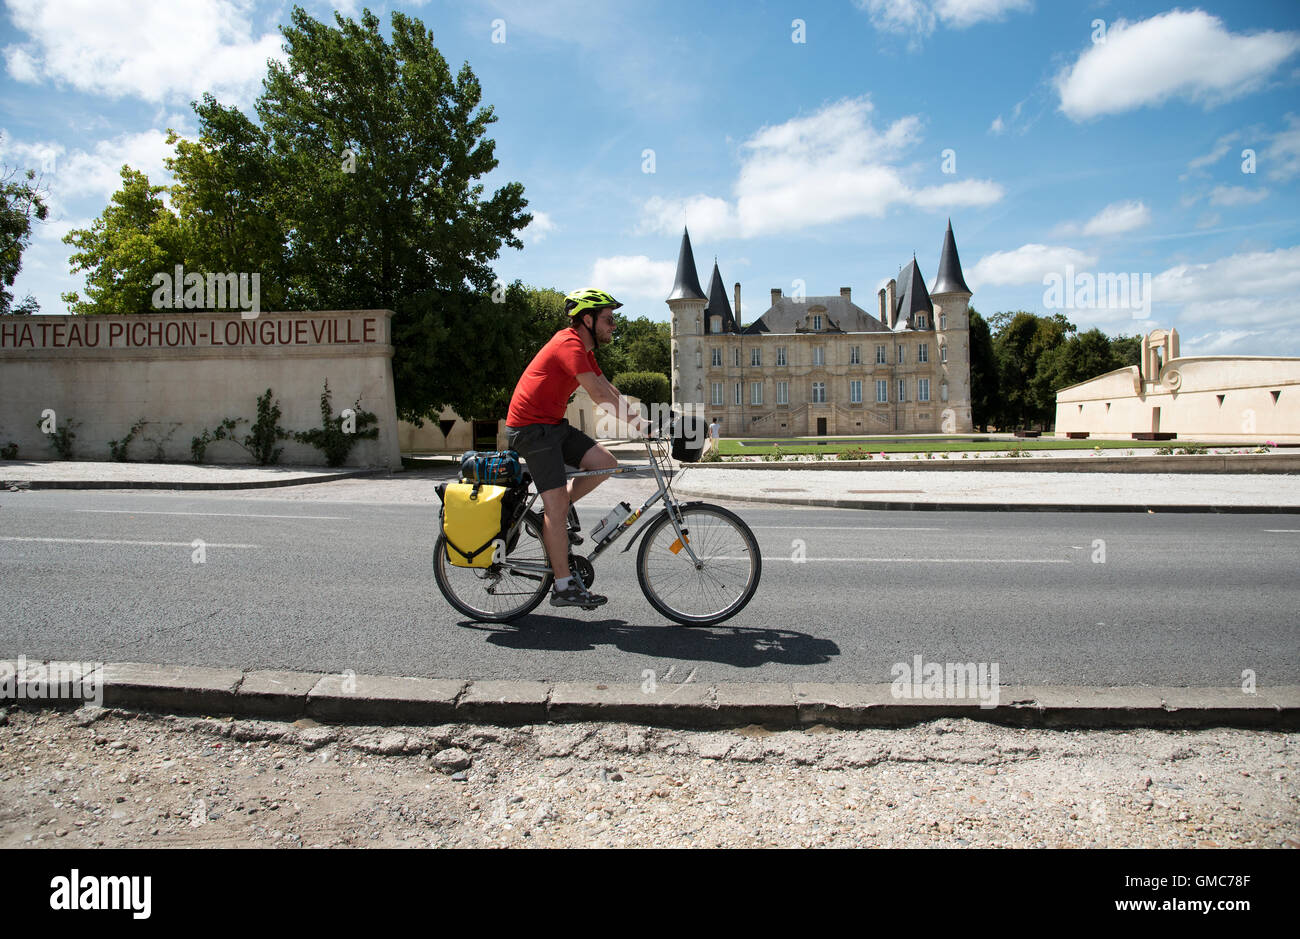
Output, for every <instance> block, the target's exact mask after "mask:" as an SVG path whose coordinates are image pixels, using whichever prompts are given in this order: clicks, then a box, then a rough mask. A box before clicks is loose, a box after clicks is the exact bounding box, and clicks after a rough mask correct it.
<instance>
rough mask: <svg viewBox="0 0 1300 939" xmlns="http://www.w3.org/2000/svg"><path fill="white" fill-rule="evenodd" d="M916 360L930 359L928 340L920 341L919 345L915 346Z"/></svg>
mask: <svg viewBox="0 0 1300 939" xmlns="http://www.w3.org/2000/svg"><path fill="white" fill-rule="evenodd" d="M916 361H918V362H929V361H930V344H929V343H928V342H923V343H921V345H920V346H919V347H918V348H917V350H916Z"/></svg>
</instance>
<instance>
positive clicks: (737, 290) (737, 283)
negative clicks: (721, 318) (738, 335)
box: [735, 281, 740, 329]
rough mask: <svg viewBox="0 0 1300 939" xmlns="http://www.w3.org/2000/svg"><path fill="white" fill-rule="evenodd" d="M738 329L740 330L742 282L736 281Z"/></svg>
mask: <svg viewBox="0 0 1300 939" xmlns="http://www.w3.org/2000/svg"><path fill="white" fill-rule="evenodd" d="M735 313H736V328H737V329H739V328H740V281H736V309H735Z"/></svg>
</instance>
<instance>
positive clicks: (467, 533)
mask: <svg viewBox="0 0 1300 939" xmlns="http://www.w3.org/2000/svg"><path fill="white" fill-rule="evenodd" d="M509 491H510V490H509V489H507V488H506V487H505V486H484V485H481V484H476V483H451V484H449V485H448V486H447V487H446V489H445V490H444V491H443V498H442V506H443V507H442V533H443V535H445V536H446V540H447V560H448V562H450V563H451V565H452V566H453V567H490V566H491V564H492V562H493V560H494V559H496V560H499V558H497V548H498V546H499V547H500V551H501V554H505V542H504V541H502V540H501V510H502V500H503V499H504V497H505V495H506V493H507V492H509Z"/></svg>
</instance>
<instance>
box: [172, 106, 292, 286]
mask: <svg viewBox="0 0 1300 939" xmlns="http://www.w3.org/2000/svg"><path fill="white" fill-rule="evenodd" d="M194 112H195V114H197V115H198V118H199V135H198V139H197V140H186V139H185V138H183V137H181V136H179V135H178V134H176V133H175V132H174V131H172V132H169V133H168V136H167V142H168V143H169V144H171V145H173V146H175V148H176V156H174V157H171V158H169V159H168V160H167V168H168V169H169V170H170V171H171V172H172V175H173V176H174V177H175V179H176V184H175V185H174V186H173V187H172V204H173V205H175V206H176V211H177V213H178V214H179V216H180V218H181V220H182V221H183V223H184V224H185V225H186V227H187V228H188V231H189V233H190V237H189V239H188V244H187V247H188V251H187V256H186V258H185V264H186V267H188V268H192V269H194V270H197V271H204V272H207V271H211V272H222V273H249V274H252V273H256V274H258V275H259V295H260V305H261V307H262V308H263V309H270V310H282V309H286V308H287V299H288V297H287V294H288V290H289V271H288V269H287V263H288V254H287V252H286V248H285V243H286V241H287V233H286V231H285V222H284V219H283V217H282V216H281V214H280V212H279V209H278V206H277V199H276V194H277V192H278V190H279V188H280V169H281V167H280V166H279V164H278V163H277V161H276V160H275V159H274V156H273V154H272V152H271V149H270V140H269V138H268V136H267V134H266V132H265V131H264V130H263V129H262V128H260V127H258V126H257V125H256V124H254V123H253V122H252V121H251V120H249V119H248V118H247V117H246V116H245V115H244V114H243V112H241V111H240V110H239V109H238V108H225V107H222V106H221V105H220V104H218V103H217V101H216V99H215V98H213V97H212V96H211V95H207V94H205V95H204V96H203V101H202V103H195V105H194ZM227 306H228V307H230V308H234V306H235V303H234V302H233V301H231V302H230V303H228V304H227Z"/></svg>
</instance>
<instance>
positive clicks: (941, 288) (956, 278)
mask: <svg viewBox="0 0 1300 939" xmlns="http://www.w3.org/2000/svg"><path fill="white" fill-rule="evenodd" d="M930 292H931V293H964V294H967V295H969V294H970V292H971V290H970V288H969V287H967V286H966V279H965V278H964V277H962V276H961V258H959V257H957V242H956V241H955V240H954V239H953V237H952V219H948V233H947V234H946V235H944V236H943V252H942V253H941V254H940V255H939V276H938V277H936V278H935V281H934V289H933V290H932V291H930Z"/></svg>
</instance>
